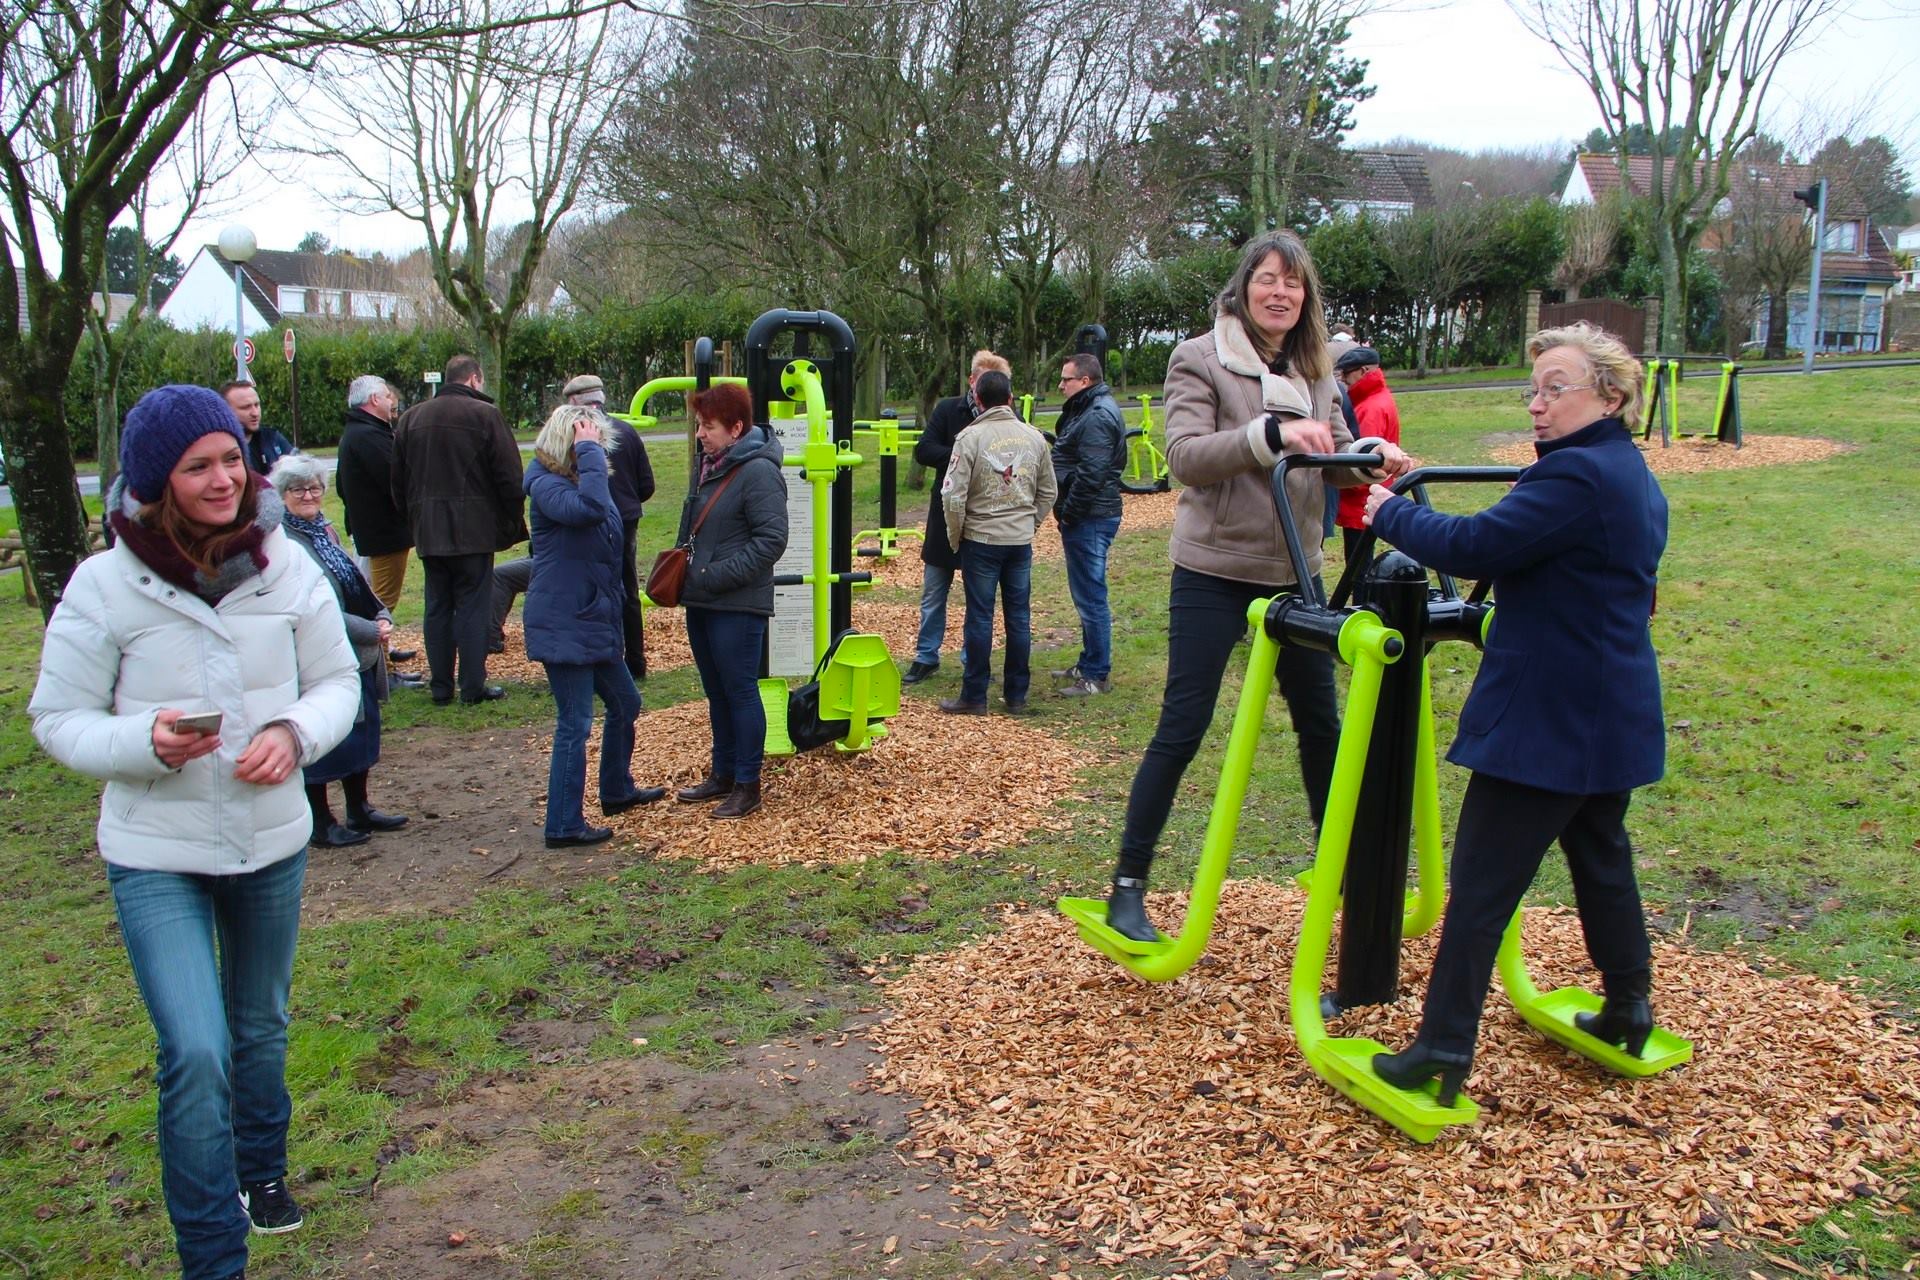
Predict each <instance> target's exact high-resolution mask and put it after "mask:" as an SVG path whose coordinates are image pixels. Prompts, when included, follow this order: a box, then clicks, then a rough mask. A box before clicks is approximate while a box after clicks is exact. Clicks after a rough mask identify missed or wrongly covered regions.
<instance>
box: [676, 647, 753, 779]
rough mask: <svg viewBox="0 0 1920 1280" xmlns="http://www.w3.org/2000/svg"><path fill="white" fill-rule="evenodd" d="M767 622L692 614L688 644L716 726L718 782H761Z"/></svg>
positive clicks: (709, 721)
mask: <svg viewBox="0 0 1920 1280" xmlns="http://www.w3.org/2000/svg"><path fill="white" fill-rule="evenodd" d="M766 641H767V620H766V619H765V618H763V617H761V616H760V615H759V614H757V613H733V612H730V611H728V610H724V609H689V610H687V643H688V644H690V645H691V646H692V647H693V665H694V666H695V667H696V668H698V669H699V671H700V688H701V689H702V690H704V691H705V693H706V695H707V721H708V723H710V724H711V725H712V726H713V776H714V777H716V778H732V779H733V780H734V781H735V782H758V781H760V762H761V760H762V759H764V758H765V756H766V754H767V708H766V706H765V705H764V704H763V703H762V702H761V701H760V652H761V650H762V649H763V648H764V647H765V646H766Z"/></svg>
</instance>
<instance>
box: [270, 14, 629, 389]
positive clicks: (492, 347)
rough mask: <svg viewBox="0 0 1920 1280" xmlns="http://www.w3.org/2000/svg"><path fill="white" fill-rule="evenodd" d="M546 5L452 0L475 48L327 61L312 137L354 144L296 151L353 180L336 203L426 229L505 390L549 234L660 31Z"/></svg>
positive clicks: (466, 43)
mask: <svg viewBox="0 0 1920 1280" xmlns="http://www.w3.org/2000/svg"><path fill="white" fill-rule="evenodd" d="M545 4H546V0H457V3H455V4H454V5H453V8H452V12H453V14H454V15H455V20H456V21H458V22H460V23H461V24H463V25H467V26H471V27H475V28H478V29H480V34H478V35H476V36H474V37H473V38H471V39H468V40H460V41H449V42H448V43H447V44H446V45H445V46H443V47H439V48H435V49H431V50H425V51H423V52H422V53H421V54H420V55H419V56H415V57H408V58H392V57H387V56H384V55H382V54H380V53H378V52H376V51H364V50H360V49H347V50H341V51H337V52H335V53H333V54H331V55H330V56H329V58H328V60H327V65H326V66H325V67H324V69H323V72H322V74H321V75H320V76H319V77H317V78H316V79H315V80H314V82H313V87H314V88H315V89H316V90H317V91H318V92H319V94H320V96H321V97H322V98H323V100H324V103H325V106H324V107H323V108H322V109H321V110H320V111H319V112H317V113H316V115H317V118H316V119H315V121H314V124H315V128H314V129H313V132H314V133H315V134H316V135H318V136H320V137H322V138H326V139H329V140H333V139H351V140H352V141H353V142H354V143H355V144H356V145H354V146H351V147H349V146H344V145H339V144H337V143H334V142H332V141H329V142H328V143H326V144H323V145H320V146H317V147H316V146H311V145H307V144H302V145H301V147H300V149H301V150H303V151H306V152H307V153H309V154H315V153H317V154H322V155H325V156H328V157H330V158H331V159H333V160H335V161H336V162H338V163H339V164H340V165H341V166H343V167H344V168H345V169H346V171H347V172H349V173H350V174H351V175H352V177H353V185H352V187H351V189H350V190H348V191H346V192H343V193H341V194H340V195H339V197H338V201H339V203H340V204H341V205H342V206H343V207H345V208H349V209H354V210H357V211H362V212H369V211H375V210H378V211H391V212H395V213H399V214H401V215H402V216H404V217H407V218H409V219H411V220H413V221H414V222H415V223H417V224H418V225H419V227H420V229H421V231H422V232H423V233H424V234H425V237H426V241H427V257H428V263H429V265H430V267H431V269H432V275H433V280H434V284H435V285H436V287H437V288H438V289H439V292H440V294H441V296H443V297H444V298H445V299H446V300H447V302H448V303H449V304H450V305H451V306H452V307H453V309H454V310H455V311H456V312H457V313H458V314H459V315H460V317H461V319H462V320H463V321H465V323H466V325H467V327H468V329H469V330H470V331H471V333H472V335H473V339H474V343H475V346H476V350H477V354H478V355H479V356H480V360H481V364H482V366H483V367H484V368H485V370H486V373H487V377H488V378H489V379H490V380H491V381H493V382H494V383H495V384H496V385H499V384H500V382H501V377H502V373H503V370H504V366H505V350H506V343H507V337H508V335H509V333H510V332H511V331H512V328H513V325H514V322H515V321H516V320H517V319H518V318H519V317H520V315H521V313H522V312H523V311H524V310H525V308H526V306H527V303H528V300H529V297H530V294H531V291H532V289H533V288H534V286H535V284H536V281H537V280H538V278H539V277H538V273H539V269H540V263H541V260H542V258H543V257H544V255H545V253H546V250H547V245H548V243H549V240H550V239H551V237H552V235H553V231H554V228H555V226H556V225H557V224H558V223H559V221H560V219H561V218H563V217H565V216H566V214H567V213H568V211H569V210H571V209H572V208H573V206H574V203H575V201H576V200H577V199H578V198H579V196H580V192H581V189H582V185H583V183H584V182H585V181H586V177H587V174H588V173H589V172H590V171H591V169H592V166H593V165H594V164H595V162H596V161H597V160H598V158H599V155H600V147H601V142H602V139H603V138H604V136H605V132H606V129H607V127H608V123H609V121H610V120H611V118H612V106H613V104H614V103H615V102H617V101H618V99H619V98H620V96H621V95H623V94H625V93H627V92H629V91H630V90H631V89H632V88H633V87H634V86H635V85H636V84H637V83H638V82H639V80H640V79H641V78H642V77H644V76H645V75H646V73H647V69H648V66H649V62H650V52H649V46H650V44H651V41H652V38H653V36H654V33H655V31H656V28H655V26H654V25H653V24H652V23H651V22H650V21H648V20H646V19H644V18H632V19H630V18H627V17H624V16H622V15H620V14H619V13H618V12H617V11H600V12H594V13H590V14H586V15H584V16H581V17H578V18H576V19H574V20H572V21H568V22H553V23H543V22H537V21H535V19H537V18H539V17H541V16H543V14H544V13H545ZM503 24H505V25H503ZM365 138H372V139H374V140H375V141H377V142H378V143H380V144H382V151H381V152H380V153H379V154H370V153H369V152H368V151H367V149H366V148H364V146H361V145H359V143H360V142H361V140H362V139H365ZM500 232H513V234H509V235H505V236H502V235H500V234H498V233H500Z"/></svg>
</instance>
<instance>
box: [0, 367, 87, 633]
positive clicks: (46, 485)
mask: <svg viewBox="0 0 1920 1280" xmlns="http://www.w3.org/2000/svg"><path fill="white" fill-rule="evenodd" d="M35 336H36V337H38V336H39V335H35ZM74 345H76V344H74V343H71V342H69V343H64V344H63V343H58V342H51V341H50V342H47V343H45V344H44V345H41V344H37V343H30V342H27V341H25V340H22V341H21V342H19V343H17V344H14V343H9V344H6V346H5V347H0V362H3V363H0V445H4V446H5V449H6V454H7V464H8V465H7V472H8V475H7V481H8V484H9V486H10V487H11V490H12V493H13V505H14V509H15V510H16V511H17V512H18V513H19V516H20V541H21V545H22V546H23V547H24V548H25V549H26V556H27V565H28V568H27V572H28V573H30V574H32V582H33V588H34V592H35V594H37V595H38V596H39V597H40V613H41V616H42V617H43V618H51V617H52V616H53V609H54V606H55V605H57V604H59V603H60V597H61V596H62V595H64V594H65V593H66V589H67V579H69V578H71V577H72V576H73V571H74V570H75V569H77V568H79V567H80V562H81V561H83V560H85V559H86V558H87V555H88V553H89V549H88V546H87V516H86V510H85V508H84V507H83V506H82V505H81V502H80V488H79V485H78V484H77V483H76V482H75V479H74V470H73V450H72V448H71V447H69V445H68V443H67V418H66V409H65V406H64V405H63V403H62V401H61V396H60V391H61V389H62V388H64V387H65V386H66V381H67V370H66V369H64V368H56V367H54V366H55V365H56V364H57V363H58V361H59V356H60V354H61V353H62V352H64V354H65V355H66V356H67V357H68V359H69V360H71V357H72V355H73V348H74ZM9 347H10V348H11V349H10V350H9V349H7V348H9Z"/></svg>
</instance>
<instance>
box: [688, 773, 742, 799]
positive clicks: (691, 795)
mask: <svg viewBox="0 0 1920 1280" xmlns="http://www.w3.org/2000/svg"><path fill="white" fill-rule="evenodd" d="M732 794H733V779H732V778H723V777H721V776H720V775H719V774H717V773H710V774H708V775H707V779H706V781H705V782H696V783H694V784H693V785H692V786H690V787H682V788H680V789H679V790H678V791H676V792H674V793H673V798H674V799H675V800H678V801H679V802H680V803H681V804H704V803H706V802H707V801H709V800H718V799H720V798H721V797H722V796H727V795H732Z"/></svg>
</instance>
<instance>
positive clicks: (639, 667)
mask: <svg viewBox="0 0 1920 1280" xmlns="http://www.w3.org/2000/svg"><path fill="white" fill-rule="evenodd" d="M620 532H621V534H622V535H623V536H624V537H625V539H626V541H625V542H624V543H623V544H622V545H623V546H624V547H625V548H626V549H625V550H624V551H623V552H622V553H621V556H620V578H621V582H622V584H623V587H624V590H625V591H626V594H625V595H623V596H622V597H621V598H620V629H621V632H622V633H623V634H624V635H625V637H626V642H627V646H626V647H627V671H628V673H629V674H630V675H632V676H633V678H634V679H635V680H645V679H646V678H647V630H646V623H645V620H644V619H642V618H641V616H640V566H639V564H637V563H636V562H635V561H634V558H633V557H634V539H635V538H636V537H638V536H639V532H640V522H639V521H638V520H628V521H625V522H624V523H622V524H621V526H620Z"/></svg>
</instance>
